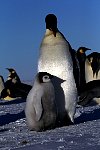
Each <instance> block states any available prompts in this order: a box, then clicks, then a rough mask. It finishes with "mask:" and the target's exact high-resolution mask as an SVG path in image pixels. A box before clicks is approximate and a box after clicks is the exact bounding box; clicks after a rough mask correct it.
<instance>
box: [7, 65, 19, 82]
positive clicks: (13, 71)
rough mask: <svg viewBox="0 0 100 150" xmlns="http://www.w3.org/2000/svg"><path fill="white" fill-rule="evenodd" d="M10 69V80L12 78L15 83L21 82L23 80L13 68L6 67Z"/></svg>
mask: <svg viewBox="0 0 100 150" xmlns="http://www.w3.org/2000/svg"><path fill="white" fill-rule="evenodd" d="M6 69H7V70H8V71H9V75H8V80H9V79H12V82H13V83H21V80H20V78H19V76H18V74H17V73H16V71H15V70H14V69H13V68H6Z"/></svg>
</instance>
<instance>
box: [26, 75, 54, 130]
mask: <svg viewBox="0 0 100 150" xmlns="http://www.w3.org/2000/svg"><path fill="white" fill-rule="evenodd" d="M52 77H53V76H52V75H51V74H49V73H47V72H39V73H38V74H37V76H36V77H35V81H34V84H33V87H32V89H31V90H30V92H29V94H28V96H27V99H26V108H25V114H26V120H27V124H28V126H29V128H30V129H31V130H35V131H42V130H46V129H50V128H53V127H54V126H55V123H56V105H55V92H54V87H53V84H52V82H51V78H52Z"/></svg>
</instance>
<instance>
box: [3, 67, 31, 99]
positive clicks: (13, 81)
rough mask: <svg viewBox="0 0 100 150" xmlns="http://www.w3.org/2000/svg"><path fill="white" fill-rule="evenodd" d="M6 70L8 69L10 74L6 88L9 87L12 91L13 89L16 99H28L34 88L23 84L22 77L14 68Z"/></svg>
mask: <svg viewBox="0 0 100 150" xmlns="http://www.w3.org/2000/svg"><path fill="white" fill-rule="evenodd" d="M6 69H8V70H9V73H10V74H9V75H8V79H7V81H6V83H5V84H6V87H7V88H8V86H9V89H11V91H12V89H13V91H14V92H11V93H14V94H13V96H14V97H22V98H26V97H27V95H28V93H29V91H30V90H31V88H32V86H31V85H28V84H25V83H22V82H21V80H20V77H19V76H18V74H17V73H16V71H15V70H14V69H13V68H6ZM12 87H13V88H12Z"/></svg>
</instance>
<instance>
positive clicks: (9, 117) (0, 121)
mask: <svg viewBox="0 0 100 150" xmlns="http://www.w3.org/2000/svg"><path fill="white" fill-rule="evenodd" d="M21 118H25V113H24V110H23V111H22V112H20V113H18V114H9V113H7V114H6V115H2V116H0V126H3V125H5V124H9V123H11V122H15V121H16V120H18V119H21Z"/></svg>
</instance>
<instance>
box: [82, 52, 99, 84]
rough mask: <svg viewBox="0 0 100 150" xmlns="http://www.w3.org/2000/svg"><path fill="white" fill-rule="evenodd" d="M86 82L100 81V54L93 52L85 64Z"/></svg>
mask: <svg viewBox="0 0 100 150" xmlns="http://www.w3.org/2000/svg"><path fill="white" fill-rule="evenodd" d="M85 77H86V82H89V81H92V80H98V79H100V53H98V52H93V53H91V54H89V55H88V56H87V59H86V62H85Z"/></svg>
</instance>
